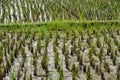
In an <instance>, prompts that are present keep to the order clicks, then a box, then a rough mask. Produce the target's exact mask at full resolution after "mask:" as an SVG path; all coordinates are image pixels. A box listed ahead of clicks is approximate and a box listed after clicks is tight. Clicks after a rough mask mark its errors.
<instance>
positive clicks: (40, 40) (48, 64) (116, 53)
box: [0, 27, 120, 80]
mask: <svg viewBox="0 0 120 80" xmlns="http://www.w3.org/2000/svg"><path fill="white" fill-rule="evenodd" d="M0 48H1V49H0V50H1V52H2V54H3V55H1V56H3V61H2V62H1V65H2V66H3V69H2V71H3V73H1V74H0V76H1V75H2V76H3V77H0V80H13V79H14V80H46V79H47V80H86V79H88V78H89V79H91V80H116V79H117V80H119V79H120V76H119V75H120V73H119V71H120V29H119V28H113V27H111V28H107V27H103V28H102V27H101V28H93V29H84V30H80V29H72V30H69V31H67V30H39V29H24V28H23V29H17V30H15V29H13V30H12V29H8V30H4V29H3V30H2V29H1V30H0Z"/></svg>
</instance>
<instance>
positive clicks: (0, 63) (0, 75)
mask: <svg viewBox="0 0 120 80" xmlns="http://www.w3.org/2000/svg"><path fill="white" fill-rule="evenodd" d="M3 67H4V64H3V53H2V46H1V45H0V79H3V77H5V70H4V68H3Z"/></svg>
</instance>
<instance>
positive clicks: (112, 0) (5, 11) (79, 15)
mask: <svg viewBox="0 0 120 80" xmlns="http://www.w3.org/2000/svg"><path fill="white" fill-rule="evenodd" d="M106 5H107V6H106ZM119 5H120V2H119V1H118V0H107V1H106V0H104V1H100V0H98V1H95V0H93V1H91V0H84V1H83V0H76V1H74V0H6V1H5V0H1V1H0V22H1V23H25V22H39V23H40V22H47V21H52V20H119V17H120V15H119V13H120V7H119Z"/></svg>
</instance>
